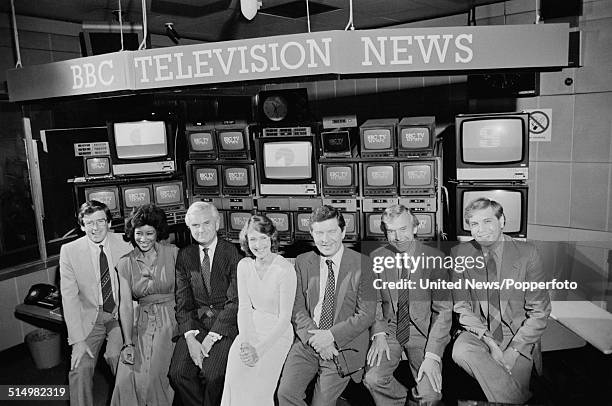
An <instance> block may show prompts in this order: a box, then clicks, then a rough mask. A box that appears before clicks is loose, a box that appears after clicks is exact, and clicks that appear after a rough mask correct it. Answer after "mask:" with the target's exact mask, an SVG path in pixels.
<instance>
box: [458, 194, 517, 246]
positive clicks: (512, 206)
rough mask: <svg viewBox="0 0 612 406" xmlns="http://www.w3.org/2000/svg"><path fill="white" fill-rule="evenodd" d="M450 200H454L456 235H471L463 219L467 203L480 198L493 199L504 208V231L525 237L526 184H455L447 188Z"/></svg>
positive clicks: (514, 235)
mask: <svg viewBox="0 0 612 406" xmlns="http://www.w3.org/2000/svg"><path fill="white" fill-rule="evenodd" d="M449 191H450V192H451V202H452V201H454V202H455V205H454V207H455V229H456V236H457V237H458V238H459V237H471V235H472V234H471V232H470V228H469V226H468V225H467V224H466V223H465V221H464V220H463V211H464V210H465V208H466V207H467V205H468V204H469V203H470V202H472V201H474V200H476V199H478V198H480V197H486V198H488V199H491V200H495V201H496V202H498V203H499V204H501V206H502V207H503V209H504V215H505V217H506V224H505V226H504V230H503V231H504V233H505V234H508V235H510V236H512V237H516V238H526V237H527V197H528V194H527V192H528V186H526V185H508V184H503V183H492V184H482V185H457V186H454V187H452V188H450V189H449Z"/></svg>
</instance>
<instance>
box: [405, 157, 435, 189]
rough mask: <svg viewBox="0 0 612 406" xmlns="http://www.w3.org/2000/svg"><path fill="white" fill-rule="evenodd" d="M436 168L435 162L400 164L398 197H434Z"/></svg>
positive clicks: (422, 161)
mask: <svg viewBox="0 0 612 406" xmlns="http://www.w3.org/2000/svg"><path fill="white" fill-rule="evenodd" d="M436 168H437V165H436V161H435V160H421V159H419V160H418V161H417V160H415V161H407V162H400V164H399V191H400V192H399V193H400V196H411V195H430V196H431V195H435V193H436V184H437V176H438V174H437V170H436Z"/></svg>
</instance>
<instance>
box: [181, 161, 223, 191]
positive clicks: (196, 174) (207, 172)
mask: <svg viewBox="0 0 612 406" xmlns="http://www.w3.org/2000/svg"><path fill="white" fill-rule="evenodd" d="M220 174H221V166H220V165H213V164H207V163H196V162H188V163H187V176H188V181H189V183H188V185H189V190H190V192H191V194H192V195H208V196H211V195H214V196H219V195H220V194H221V175H220Z"/></svg>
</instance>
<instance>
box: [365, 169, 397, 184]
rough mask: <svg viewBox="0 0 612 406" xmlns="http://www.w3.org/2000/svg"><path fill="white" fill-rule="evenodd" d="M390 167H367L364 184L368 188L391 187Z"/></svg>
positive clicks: (391, 175) (391, 170) (391, 171)
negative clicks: (365, 183)
mask: <svg viewBox="0 0 612 406" xmlns="http://www.w3.org/2000/svg"><path fill="white" fill-rule="evenodd" d="M393 180H394V176H393V167H392V166H368V167H367V168H366V182H367V185H368V186H393Z"/></svg>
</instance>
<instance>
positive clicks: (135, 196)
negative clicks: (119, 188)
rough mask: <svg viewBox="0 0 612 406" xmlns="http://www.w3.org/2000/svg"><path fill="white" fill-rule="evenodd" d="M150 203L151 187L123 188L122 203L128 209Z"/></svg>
mask: <svg viewBox="0 0 612 406" xmlns="http://www.w3.org/2000/svg"><path fill="white" fill-rule="evenodd" d="M149 203H151V189H149V188H148V187H126V188H125V189H123V204H124V205H125V207H127V208H128V209H132V208H134V207H138V206H142V205H143V204H149Z"/></svg>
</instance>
